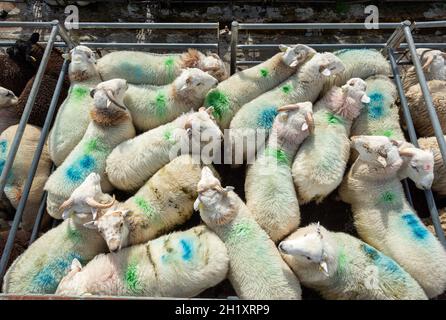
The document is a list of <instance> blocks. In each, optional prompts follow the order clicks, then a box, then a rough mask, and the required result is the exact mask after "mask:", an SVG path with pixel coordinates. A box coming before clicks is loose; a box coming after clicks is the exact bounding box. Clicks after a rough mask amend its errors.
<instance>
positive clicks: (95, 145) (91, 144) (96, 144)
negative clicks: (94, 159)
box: [84, 138, 108, 154]
mask: <svg viewBox="0 0 446 320" xmlns="http://www.w3.org/2000/svg"><path fill="white" fill-rule="evenodd" d="M107 151H108V148H107V146H106V145H105V144H104V143H103V142H102V141H101V140H99V139H98V138H92V139H90V140H88V141H87V143H86V144H85V147H84V152H85V153H86V154H90V153H92V152H107Z"/></svg>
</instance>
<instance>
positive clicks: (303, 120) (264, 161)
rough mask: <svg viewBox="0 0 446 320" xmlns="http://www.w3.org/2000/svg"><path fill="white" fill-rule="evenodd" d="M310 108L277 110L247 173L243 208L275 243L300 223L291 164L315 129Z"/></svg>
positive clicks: (306, 104)
mask: <svg viewBox="0 0 446 320" xmlns="http://www.w3.org/2000/svg"><path fill="white" fill-rule="evenodd" d="M312 108H313V104H312V103H311V102H304V103H298V104H295V105H287V106H283V107H281V108H279V109H278V111H279V114H278V116H277V117H276V119H275V120H274V124H273V128H272V130H271V135H270V137H269V139H268V143H267V144H266V148H265V150H264V153H262V154H260V155H258V157H257V159H256V161H255V162H254V163H253V164H252V165H250V166H249V167H248V171H247V174H246V180H245V196H246V206H247V207H248V209H249V210H250V211H251V213H252V215H253V216H254V218H255V220H256V221H257V223H258V224H259V225H260V227H262V229H263V230H265V232H266V233H267V234H268V235H269V237H270V238H271V240H273V241H275V242H276V241H279V240H281V239H283V238H284V237H285V236H287V235H288V234H290V233H291V231H293V230H295V229H296V228H297V227H298V226H299V223H300V211H299V204H298V202H297V196H296V191H295V190H294V184H293V178H292V176H291V163H292V159H293V158H294V156H295V154H296V151H297V149H298V148H299V145H300V144H301V143H302V141H304V139H305V138H306V137H307V136H308V135H309V134H310V132H311V131H312V130H313V129H314V128H313V125H314V124H313V116H312Z"/></svg>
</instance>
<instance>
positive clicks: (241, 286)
mask: <svg viewBox="0 0 446 320" xmlns="http://www.w3.org/2000/svg"><path fill="white" fill-rule="evenodd" d="M197 190H198V198H197V200H196V201H195V203H194V207H195V209H196V210H197V209H199V210H200V216H201V218H202V220H203V221H204V222H205V224H206V225H207V226H208V227H209V228H210V229H211V230H213V231H214V232H215V233H216V234H217V235H218V236H219V237H220V239H221V240H223V242H224V243H225V245H226V248H227V250H228V255H229V273H228V279H229V281H230V282H231V284H232V287H233V288H234V289H235V292H236V293H237V295H238V297H239V298H240V299H265V300H269V299H271V300H274V299H299V300H300V299H301V288H300V284H299V281H298V279H297V278H296V277H295V276H294V274H293V272H292V271H291V270H290V268H289V267H288V266H287V265H286V263H285V262H284V261H283V260H282V258H281V256H280V253H279V251H278V250H277V248H276V246H275V245H274V242H273V241H271V239H270V238H269V237H268V235H267V234H266V232H265V231H263V229H262V228H261V227H260V226H259V225H258V224H257V222H256V221H255V219H254V217H253V216H252V213H251V212H250V210H249V209H248V207H247V206H246V205H245V204H244V203H243V201H242V200H241V199H240V198H239V197H238V195H237V194H236V193H234V192H233V191H232V190H233V188H232V187H226V188H223V187H222V186H221V184H220V181H219V180H218V179H217V178H215V176H214V175H213V174H212V171H211V170H210V169H209V168H208V167H204V168H203V169H202V174H201V179H200V182H199V183H198V185H197Z"/></svg>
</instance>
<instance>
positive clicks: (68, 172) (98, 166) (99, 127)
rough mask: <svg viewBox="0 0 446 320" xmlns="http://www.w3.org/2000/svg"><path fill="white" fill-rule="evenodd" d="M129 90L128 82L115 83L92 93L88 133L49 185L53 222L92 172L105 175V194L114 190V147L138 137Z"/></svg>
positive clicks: (106, 83) (48, 204) (116, 80)
mask: <svg viewBox="0 0 446 320" xmlns="http://www.w3.org/2000/svg"><path fill="white" fill-rule="evenodd" d="M127 88H128V85H127V82H126V81H125V80H123V79H114V80H110V81H105V82H102V83H100V84H98V85H97V87H96V88H95V89H93V90H92V92H91V95H92V96H93V97H94V98H93V99H94V103H93V104H94V108H93V110H92V111H91V112H90V117H91V122H90V124H89V125H88V128H87V131H86V132H85V134H84V136H83V138H82V140H81V141H80V142H79V143H78V145H77V146H76V147H75V148H74V149H73V151H71V153H70V154H69V156H68V157H67V158H66V159H65V161H64V162H63V163H62V165H61V166H59V167H58V168H57V169H56V170H55V171H54V172H53V173H52V174H51V176H50V177H49V179H48V181H47V183H46V184H45V190H46V191H48V197H47V210H48V213H49V215H51V216H52V217H53V218H55V219H60V218H61V215H60V212H59V211H58V208H59V206H60V205H61V204H62V202H63V201H64V200H65V199H66V198H68V197H69V196H70V194H71V193H72V192H73V191H74V190H75V189H76V188H77V187H78V186H79V185H80V184H81V183H82V181H83V180H84V179H85V178H86V177H87V176H88V175H89V174H90V173H91V172H96V173H98V174H99V175H101V178H102V189H103V190H104V191H105V192H108V191H111V190H112V186H111V185H110V182H109V181H108V179H107V177H106V174H105V161H106V158H107V156H108V155H109V154H110V152H111V150H113V148H114V147H116V146H117V145H118V144H120V143H121V142H123V141H126V140H128V139H131V138H133V137H134V136H135V128H134V127H133V124H132V118H131V116H130V113H129V111H128V110H127V108H126V107H125V106H124V105H123V103H124V102H123V99H124V95H125V91H126V90H127Z"/></svg>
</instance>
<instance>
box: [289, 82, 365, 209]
mask: <svg viewBox="0 0 446 320" xmlns="http://www.w3.org/2000/svg"><path fill="white" fill-rule="evenodd" d="M365 90H366V83H365V82H364V80H362V79H360V78H352V79H350V80H348V81H347V83H346V84H345V85H343V86H342V88H339V87H336V86H334V87H332V89H331V90H330V91H328V92H327V94H326V95H325V96H324V97H322V98H321V99H320V100H319V101H318V102H317V103H316V105H315V106H314V109H315V114H314V119H315V130H314V134H313V135H311V136H310V137H309V138H308V139H306V140H305V141H304V142H303V143H302V146H301V147H300V149H299V150H298V151H297V154H296V157H295V158H294V161H293V163H292V171H291V172H292V175H293V180H294V184H295V185H296V188H297V193H298V198H299V202H300V203H302V204H305V203H308V202H310V201H312V200H316V202H317V203H320V202H321V201H322V200H323V199H324V198H325V197H326V196H328V195H329V194H330V193H331V192H332V191H333V190H335V189H336V188H337V187H338V186H339V184H340V183H341V182H342V177H343V176H344V171H345V168H346V165H347V161H348V157H349V155H350V141H349V139H348V138H349V136H350V127H351V125H352V121H353V120H354V119H355V118H356V117H358V115H359V114H360V112H361V108H362V104H363V103H368V102H369V101H370V98H369V97H368V96H367V94H366V93H365Z"/></svg>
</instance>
